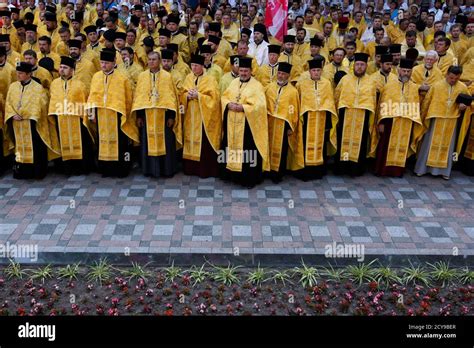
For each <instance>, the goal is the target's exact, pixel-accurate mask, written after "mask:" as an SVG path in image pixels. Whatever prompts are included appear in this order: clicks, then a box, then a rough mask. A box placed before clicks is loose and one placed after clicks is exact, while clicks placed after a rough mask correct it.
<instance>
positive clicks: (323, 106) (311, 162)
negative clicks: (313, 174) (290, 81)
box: [297, 78, 338, 166]
mask: <svg viewBox="0 0 474 348" xmlns="http://www.w3.org/2000/svg"><path fill="white" fill-rule="evenodd" d="M297 87H298V91H299V92H300V115H301V119H303V115H304V114H305V113H308V117H307V123H308V124H307V127H306V144H305V145H304V146H305V154H306V156H305V165H307V166H319V165H321V164H323V163H324V153H323V149H324V132H325V127H326V117H327V114H326V113H327V112H329V113H330V114H331V131H330V133H329V139H326V140H328V149H327V154H328V155H333V154H334V153H335V152H336V149H337V130H336V126H337V121H338V118H337V113H336V105H335V102H334V95H333V90H332V84H331V81H329V80H328V79H325V78H321V79H320V80H317V81H314V80H311V79H310V80H302V81H300V82H298V84H297Z"/></svg>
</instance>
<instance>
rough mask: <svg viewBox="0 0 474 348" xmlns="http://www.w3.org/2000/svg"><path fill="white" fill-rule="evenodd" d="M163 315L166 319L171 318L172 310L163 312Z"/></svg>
mask: <svg viewBox="0 0 474 348" xmlns="http://www.w3.org/2000/svg"><path fill="white" fill-rule="evenodd" d="M165 315H166V316H167V317H172V316H173V310H172V309H167V310H166V311H165Z"/></svg>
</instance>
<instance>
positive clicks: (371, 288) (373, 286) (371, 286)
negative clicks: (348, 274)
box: [369, 281, 379, 291]
mask: <svg viewBox="0 0 474 348" xmlns="http://www.w3.org/2000/svg"><path fill="white" fill-rule="evenodd" d="M378 287H379V284H378V283H377V282H375V281H372V282H370V283H369V288H370V290H372V291H375V290H377V288H378Z"/></svg>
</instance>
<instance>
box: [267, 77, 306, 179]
mask: <svg viewBox="0 0 474 348" xmlns="http://www.w3.org/2000/svg"><path fill="white" fill-rule="evenodd" d="M265 97H266V100H267V110H268V143H269V151H270V153H269V154H270V168H271V170H274V171H278V170H279V169H280V162H281V155H282V151H283V149H282V146H283V138H284V137H288V156H287V159H286V169H289V170H298V169H302V168H303V167H304V158H303V135H302V131H303V129H302V125H301V124H300V122H299V96H298V90H297V89H296V88H295V87H293V85H291V83H287V84H286V85H284V86H280V85H278V83H276V82H272V83H271V84H269V85H268V86H267V87H266V88H265ZM286 124H288V125H289V127H290V129H291V131H292V132H293V133H292V135H290V136H288V135H287V134H286V133H285V126H286Z"/></svg>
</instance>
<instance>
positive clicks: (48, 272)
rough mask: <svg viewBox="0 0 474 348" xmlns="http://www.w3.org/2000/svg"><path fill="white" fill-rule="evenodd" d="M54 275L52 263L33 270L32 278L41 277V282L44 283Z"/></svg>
mask: <svg viewBox="0 0 474 348" xmlns="http://www.w3.org/2000/svg"><path fill="white" fill-rule="evenodd" d="M52 277H53V268H52V267H51V265H47V266H44V267H43V268H41V267H39V268H37V269H34V270H31V279H41V282H42V283H43V284H44V281H45V280H46V279H50V278H52Z"/></svg>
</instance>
